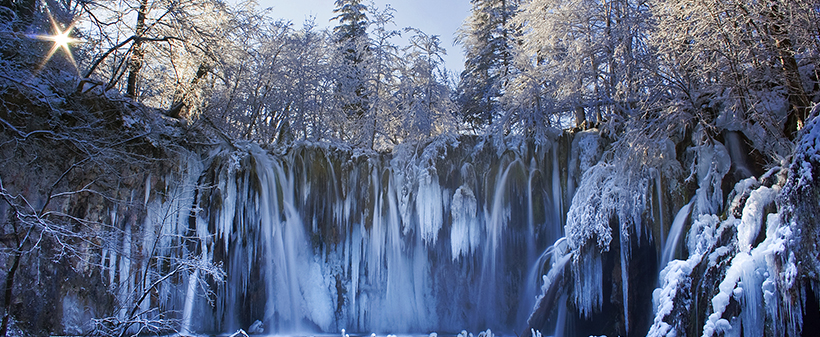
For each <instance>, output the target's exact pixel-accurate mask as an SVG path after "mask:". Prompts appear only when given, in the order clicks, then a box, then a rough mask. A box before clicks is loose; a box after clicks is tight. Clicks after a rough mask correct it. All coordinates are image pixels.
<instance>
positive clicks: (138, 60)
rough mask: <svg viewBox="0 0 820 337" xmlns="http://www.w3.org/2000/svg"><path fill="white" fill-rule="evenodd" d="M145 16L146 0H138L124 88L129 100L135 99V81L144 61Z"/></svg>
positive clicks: (146, 11)
mask: <svg viewBox="0 0 820 337" xmlns="http://www.w3.org/2000/svg"><path fill="white" fill-rule="evenodd" d="M147 14H148V0H140V8H139V11H138V12H137V26H136V30H135V32H134V35H135V36H136V38H135V39H134V45H133V47H132V48H133V52H132V53H131V60H130V61H129V62H128V80H127V82H126V83H127V84H126V87H125V97H128V98H131V99H136V98H137V80H138V79H139V72H140V69H142V62H143V60H144V59H145V54H144V52H143V50H142V37H143V34H144V33H145V16H146V15H147Z"/></svg>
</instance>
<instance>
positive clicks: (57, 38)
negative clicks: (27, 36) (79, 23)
mask: <svg viewBox="0 0 820 337" xmlns="http://www.w3.org/2000/svg"><path fill="white" fill-rule="evenodd" d="M48 18H49V20H51V29H52V31H53V34H51V35H37V36H36V38H38V39H40V40H44V41H51V42H53V44H52V45H51V50H49V52H48V54H46V57H45V58H44V59H43V62H42V64H41V65H40V66H41V67H42V66H44V65H45V64H46V63H48V61H49V60H51V57H52V56H54V54H55V53H57V50H60V49H62V50H63V52H65V55H66V56H67V57H68V60H69V61H71V64H72V65H73V66H74V68H75V69H76V68H77V62H76V61H74V54H72V53H71V47H70V45H71V44H74V43H79V42H81V40H79V39H75V38H73V37H71V32H72V31H73V30H74V24H75V22H71V24H69V25H68V27H67V28H66V29H62V28H60V25H59V24H58V23H57V21H56V20H54V17H53V16H51V13H49V14H48Z"/></svg>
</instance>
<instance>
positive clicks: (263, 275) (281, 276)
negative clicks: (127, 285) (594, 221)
mask: <svg viewBox="0 0 820 337" xmlns="http://www.w3.org/2000/svg"><path fill="white" fill-rule="evenodd" d="M557 151H558V147H557V146H552V147H548V148H545V149H538V148H533V149H527V148H526V147H522V149H520V151H519V150H516V151H506V152H497V151H496V149H494V148H493V145H492V144H490V143H488V142H482V141H477V140H476V139H469V138H465V139H459V140H443V141H439V142H433V143H430V144H428V145H427V146H425V147H419V148H418V149H416V148H411V147H406V148H398V149H397V150H395V151H394V153H393V154H392V155H390V156H385V155H370V156H359V157H356V156H353V155H352V154H350V153H347V152H345V151H344V150H340V149H333V148H325V147H320V146H310V145H307V146H304V147H297V148H293V149H290V150H289V151H288V152H287V153H282V154H272V153H268V152H267V151H265V150H263V149H261V148H259V147H258V146H255V145H250V144H248V145H247V146H246V147H244V148H243V149H240V150H238V151H231V152H225V151H223V152H222V153H220V154H217V155H215V156H214V159H213V161H214V162H219V163H220V164H214V165H211V166H212V170H214V173H210V174H204V176H208V177H211V178H210V179H213V181H204V182H202V183H201V185H204V186H209V188H212V189H213V190H214V191H213V192H212V193H211V194H210V198H212V199H213V198H218V199H219V202H211V204H215V205H219V207H216V208H212V209H207V210H203V211H204V213H209V214H210V215H207V214H202V215H200V218H203V219H207V221H209V222H210V224H209V225H208V226H209V227H210V228H211V230H212V231H213V233H212V235H214V236H215V237H214V241H215V242H219V244H220V246H221V247H222V248H220V249H218V251H217V252H216V253H215V255H214V257H213V259H214V261H215V262H218V263H221V264H222V265H223V266H224V268H225V269H226V271H227V284H226V286H225V287H224V288H223V289H222V290H220V291H219V292H218V293H217V297H218V300H217V301H216V303H217V307H216V308H215V309H216V310H214V312H215V314H216V315H215V316H214V317H213V318H212V320H213V322H214V325H215V329H216V330H217V331H236V330H237V329H240V328H242V329H248V327H249V326H250V325H251V324H252V323H253V322H255V321H256V320H259V321H261V322H262V325H263V327H264V329H265V331H269V332H275V333H298V332H333V331H339V330H340V329H346V331H348V332H361V333H371V332H374V333H414V332H420V331H435V330H437V331H460V330H462V329H471V330H474V331H475V330H483V329H486V328H492V329H493V330H494V331H501V332H507V333H513V332H514V331H515V329H516V328H517V327H518V328H519V329H520V326H521V324H522V323H521V317H526V315H528V314H529V310H530V309H531V307H532V306H531V305H532V302H531V301H525V302H527V303H530V304H529V305H523V304H521V303H520V302H521V301H520V299H521V298H535V296H536V295H537V293H538V289H537V287H533V286H527V285H526V284H527V281H526V280H527V279H528V278H529V276H530V275H527V273H525V271H526V270H528V269H529V268H530V267H531V266H532V265H533V264H534V263H535V259H536V257H537V256H535V255H536V252H540V251H543V250H544V249H545V248H546V245H547V244H548V243H551V242H553V241H555V240H556V239H557V237H558V236H559V235H560V233H561V230H560V228H561V227H562V226H563V224H562V223H560V218H561V214H563V210H561V209H560V207H561V198H562V196H563V195H564V193H563V192H562V191H555V189H556V188H560V186H561V185H562V183H561V182H560V180H559V175H558V172H559V168H558V167H557V165H558V162H557V160H556V158H558V156H557ZM542 172H550V173H551V178H550V179H546V178H545V176H544V175H543V174H542ZM547 177H549V176H547ZM197 303H200V302H197ZM196 310H199V311H203V312H205V311H208V310H209V309H207V308H205V307H200V308H197V309H196ZM186 317H187V316H186ZM192 325H193V326H192V327H191V329H192V330H196V329H197V327H196V322H193V323H192Z"/></svg>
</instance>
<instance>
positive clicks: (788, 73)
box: [769, 3, 811, 140]
mask: <svg viewBox="0 0 820 337" xmlns="http://www.w3.org/2000/svg"><path fill="white" fill-rule="evenodd" d="M769 16H770V17H771V19H772V22H773V23H772V25H771V34H772V37H773V38H774V40H775V48H776V49H777V54H778V57H779V58H780V63H781V70H782V71H783V84H785V85H786V90H787V91H788V95H789V104H790V105H791V109H790V110H789V114H788V116H787V117H786V125H785V126H784V130H783V131H784V133H785V134H786V136H787V137H789V139H790V140H794V138H795V137H796V136H797V132H798V131H800V129H802V128H803V122H804V121H805V120H806V118H807V117H808V116H807V114H808V111H809V106H810V105H811V103H810V101H809V98H808V96H807V95H806V91H805V90H803V81H801V80H800V71H799V69H798V67H797V60H796V59H795V58H794V48H792V41H791V39H790V38H789V31H788V29H787V28H786V27H785V25H784V17H783V14H781V13H780V9H779V7H778V5H777V4H776V3H773V4H772V6H771V12H769Z"/></svg>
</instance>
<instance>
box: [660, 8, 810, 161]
mask: <svg viewBox="0 0 820 337" xmlns="http://www.w3.org/2000/svg"><path fill="white" fill-rule="evenodd" d="M818 6H820V5H819V4H818V2H817V1H812V0H807V1H778V0H775V1H766V2H752V3H748V2H743V1H733V0H724V1H716V2H703V3H701V2H699V3H691V2H687V1H670V2H657V3H653V6H652V8H653V10H654V15H655V17H656V20H657V27H656V28H655V29H654V30H653V32H652V34H651V36H652V47H653V48H654V49H657V51H658V59H660V60H661V63H662V65H661V66H660V67H659V68H658V69H659V72H660V76H661V77H662V78H663V79H664V80H665V81H664V83H666V85H668V86H669V87H670V88H672V89H673V93H674V94H676V95H677V96H675V99H676V100H677V102H679V103H678V104H677V106H680V107H681V109H683V110H685V111H688V113H689V114H691V115H692V116H694V117H695V118H697V121H698V123H699V124H700V125H705V126H708V127H707V128H706V129H705V130H706V131H707V132H709V133H710V135H711V136H713V137H714V136H715V135H716V133H719V132H721V131H722V130H730V131H741V132H743V133H744V134H745V135H746V136H747V137H748V138H749V139H750V140H751V142H752V143H753V144H754V146H755V147H757V148H758V149H760V150H761V151H764V152H767V153H768V154H769V155H770V156H773V157H775V158H778V157H779V158H783V157H785V156H787V155H788V153H789V152H790V149H789V148H790V146H789V145H788V144H787V143H788V142H786V141H785V139H786V138H793V137H794V135H795V134H796V132H797V130H799V129H800V128H801V125H802V123H803V121H804V120H805V118H806V117H807V112H808V108H809V107H810V106H811V105H812V102H811V101H812V100H814V101H815V102H817V100H818V97H817V96H816V95H817V92H818V88H817V73H818V67H817V64H818V52H820V48H819V47H820V46H819V45H818V42H817V41H818V37H820V35H819V34H818V32H820V29H819V28H820V26H819V25H818V22H820V21H819V20H818V11H817V8H818ZM812 97H813V98H812Z"/></svg>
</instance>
